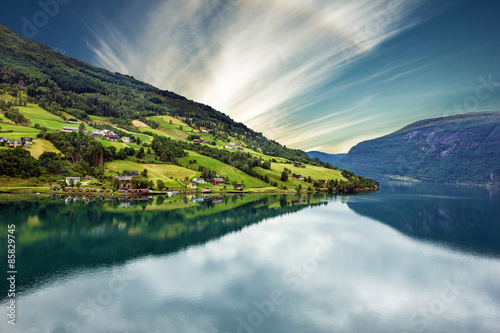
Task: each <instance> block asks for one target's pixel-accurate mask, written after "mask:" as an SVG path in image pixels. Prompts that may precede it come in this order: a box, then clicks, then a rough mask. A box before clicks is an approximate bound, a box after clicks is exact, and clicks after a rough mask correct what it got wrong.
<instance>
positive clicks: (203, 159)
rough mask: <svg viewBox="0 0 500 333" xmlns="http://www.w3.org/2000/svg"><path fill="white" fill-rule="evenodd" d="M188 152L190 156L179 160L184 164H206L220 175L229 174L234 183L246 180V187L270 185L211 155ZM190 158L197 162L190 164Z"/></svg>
mask: <svg viewBox="0 0 500 333" xmlns="http://www.w3.org/2000/svg"><path fill="white" fill-rule="evenodd" d="M188 152H189V156H188V157H183V158H179V162H180V163H181V165H183V166H190V167H195V168H196V169H197V168H198V166H200V165H202V166H205V167H207V168H209V169H212V170H215V171H216V172H217V173H218V174H219V175H221V176H223V177H225V176H229V182H230V183H232V182H233V181H237V182H239V183H241V182H244V184H245V187H253V188H259V187H269V184H267V183H265V182H263V181H262V180H260V179H257V178H254V177H251V176H249V175H247V174H246V173H244V172H243V171H241V170H239V169H236V168H235V167H233V166H231V165H228V164H225V163H223V162H220V161H218V160H215V159H213V158H211V157H207V156H203V155H200V154H198V153H195V152H194V151H189V150H188ZM190 160H196V163H193V164H189V161H190Z"/></svg>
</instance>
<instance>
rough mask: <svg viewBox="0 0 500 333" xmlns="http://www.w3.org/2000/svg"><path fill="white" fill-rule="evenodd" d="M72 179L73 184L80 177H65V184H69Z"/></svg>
mask: <svg viewBox="0 0 500 333" xmlns="http://www.w3.org/2000/svg"><path fill="white" fill-rule="evenodd" d="M72 179H73V185H75V184H76V183H78V182H80V177H66V184H68V185H70V181H71V180H72Z"/></svg>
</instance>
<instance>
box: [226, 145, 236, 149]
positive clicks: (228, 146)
mask: <svg viewBox="0 0 500 333" xmlns="http://www.w3.org/2000/svg"><path fill="white" fill-rule="evenodd" d="M224 148H226V149H229V150H233V149H235V148H233V146H230V145H225V146H224Z"/></svg>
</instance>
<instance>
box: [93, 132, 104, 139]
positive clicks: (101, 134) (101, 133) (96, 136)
mask: <svg viewBox="0 0 500 333" xmlns="http://www.w3.org/2000/svg"><path fill="white" fill-rule="evenodd" d="M90 135H91V136H92V137H93V138H102V137H103V136H104V132H103V131H99V130H93V131H92V133H91V134H90Z"/></svg>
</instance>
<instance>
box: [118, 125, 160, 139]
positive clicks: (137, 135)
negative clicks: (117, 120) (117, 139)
mask: <svg viewBox="0 0 500 333" xmlns="http://www.w3.org/2000/svg"><path fill="white" fill-rule="evenodd" d="M118 129H119V130H120V131H122V132H125V133H127V134H130V135H133V136H134V137H136V138H139V139H141V141H142V142H151V141H153V137H152V136H149V135H147V134H141V133H136V132H130V131H127V130H125V129H123V128H118Z"/></svg>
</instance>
